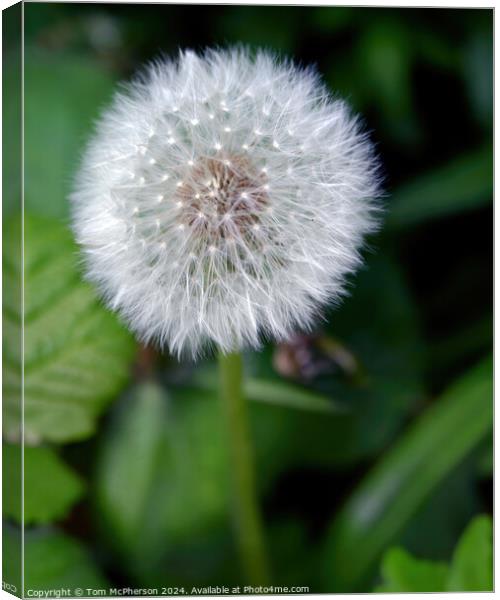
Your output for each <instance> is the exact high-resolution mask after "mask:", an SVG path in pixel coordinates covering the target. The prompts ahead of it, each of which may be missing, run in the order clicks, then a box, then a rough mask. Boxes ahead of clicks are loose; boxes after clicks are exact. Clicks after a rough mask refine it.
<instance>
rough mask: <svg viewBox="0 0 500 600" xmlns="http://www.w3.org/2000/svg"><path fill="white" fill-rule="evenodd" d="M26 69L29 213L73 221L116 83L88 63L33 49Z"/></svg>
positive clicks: (26, 61) (25, 123)
mask: <svg viewBox="0 0 500 600" xmlns="http://www.w3.org/2000/svg"><path fill="white" fill-rule="evenodd" d="M24 64H25V70H24V86H25V87H24V90H25V94H24V98H25V103H24V130H25V133H26V136H25V141H24V149H25V154H24V173H25V190H24V191H25V194H24V203H25V207H26V208H27V209H28V210H30V211H31V212H36V213H38V214H43V215H49V216H55V217H67V215H68V208H69V202H68V193H69V191H70V186H71V181H72V177H73V174H74V173H75V170H76V168H77V166H78V163H79V160H80V156H81V154H82V148H83V145H84V142H85V139H86V138H87V137H88V135H89V133H90V132H91V130H92V127H93V121H94V120H95V119H96V117H97V115H98V112H99V110H100V109H101V108H102V105H103V103H104V102H107V101H108V100H109V99H110V97H111V92H112V87H113V79H112V77H111V76H110V75H109V74H108V73H107V72H106V71H104V70H103V68H102V67H101V66H100V65H99V64H98V63H97V62H95V61H92V60H89V59H88V58H82V57H78V56H68V55H64V54H63V53H57V54H55V53H48V52H44V51H43V50H42V49H40V48H36V49H34V48H27V49H26V51H25V61H24ZM61 82H64V93H61ZM48 140H50V144H48Z"/></svg>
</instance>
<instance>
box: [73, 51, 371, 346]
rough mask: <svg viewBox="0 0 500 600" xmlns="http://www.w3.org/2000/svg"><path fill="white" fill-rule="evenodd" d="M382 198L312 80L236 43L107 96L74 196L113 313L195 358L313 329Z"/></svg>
mask: <svg viewBox="0 0 500 600" xmlns="http://www.w3.org/2000/svg"><path fill="white" fill-rule="evenodd" d="M194 115H196V116H194ZM131 146H132V148H133V147H134V146H135V147H136V148H138V149H139V151H137V152H130V153H127V152H126V151H124V148H127V147H129V148H130V147H131ZM143 149H144V151H143ZM162 171H163V172H162ZM165 171H168V173H166V172H165ZM378 195H379V184H378V178H377V160H376V157H375V155H374V152H373V147H372V145H371V144H370V142H369V140H368V139H367V137H366V135H365V134H364V133H363V131H362V130H361V127H360V125H359V122H358V120H357V119H356V117H354V116H353V115H352V114H351V112H350V110H349V108H348V106H347V105H346V104H345V103H344V102H342V101H340V100H334V99H332V98H331V96H330V95H329V93H328V92H327V90H326V88H325V87H324V86H323V84H322V83H321V81H320V80H319V78H318V76H317V75H316V74H315V72H313V71H312V70H301V69H299V68H297V67H295V66H294V65H293V64H292V63H291V62H280V61H278V60H277V59H276V58H275V57H274V56H273V55H272V54H270V53H267V52H257V53H256V54H255V56H252V55H251V54H250V53H249V52H247V51H246V50H244V49H236V50H234V49H233V50H226V51H207V52H206V53H205V54H204V55H201V56H198V55H196V54H194V53H193V52H190V51H187V52H181V53H180V55H179V57H178V59H177V60H173V61H169V62H164V61H159V62H157V63H155V64H154V65H152V66H151V67H149V69H148V70H147V71H146V72H145V73H144V74H143V75H142V77H141V78H138V79H136V80H134V81H133V82H132V83H131V84H129V86H128V87H127V88H126V89H125V91H121V92H118V93H117V94H116V95H115V98H114V100H113V103H112V105H111V106H110V108H108V109H107V110H106V111H105V112H104V114H103V115H102V117H101V120H100V122H99V123H98V126H97V129H96V132H95V134H94V136H93V138H92V139H91V141H90V143H89V145H88V147H87V150H86V153H85V156H84V159H83V163H82V166H81V169H80V172H79V174H78V176H77V180H76V183H75V187H74V191H73V193H72V197H71V200H72V206H73V227H74V231H75V234H76V238H77V241H78V242H79V243H80V245H81V246H82V248H83V251H84V254H85V259H86V270H87V274H88V277H89V278H90V279H91V280H92V281H94V282H95V283H96V284H97V285H98V287H99V289H100V290H101V292H102V294H103V296H104V298H105V300H106V301H107V303H108V304H109V306H111V307H113V308H114V309H115V310H118V311H119V313H120V314H121V315H122V317H123V318H124V319H125V320H126V322H127V323H128V324H129V326H130V328H131V329H132V330H133V331H135V332H136V334H137V335H138V337H140V338H141V340H143V341H145V342H150V341H151V342H153V341H154V342H156V343H157V344H159V345H160V346H162V347H168V348H169V349H170V350H171V351H172V352H174V353H176V354H178V355H180V354H182V353H189V354H191V355H192V356H197V355H198V354H199V353H200V352H201V351H202V350H203V348H205V347H207V346H208V345H216V346H218V347H219V348H221V349H222V350H223V351H227V352H229V351H234V350H237V349H240V348H242V347H247V346H251V347H257V346H259V344H260V343H261V340H262V338H263V337H266V336H269V337H273V338H276V339H279V340H283V339H286V338H288V337H290V336H291V335H292V334H293V333H294V332H295V331H296V330H297V329H308V328H310V327H311V326H312V324H313V323H314V320H315V319H316V318H317V316H318V313H320V312H321V309H322V307H324V306H325V305H326V304H328V303H330V302H336V301H338V300H339V298H340V297H341V296H342V295H343V293H344V289H345V288H344V286H345V283H344V282H345V278H346V276H347V275H349V273H351V272H353V271H354V270H355V269H356V268H357V267H358V266H359V264H360V260H361V259H360V254H359V252H360V249H361V247H362V244H363V239H364V237H365V235H366V234H367V233H369V232H371V231H373V229H374V228H375V226H376V221H377V219H376V214H377V202H376V198H377V196H378ZM124 289H126V293H124V292H123V290H124Z"/></svg>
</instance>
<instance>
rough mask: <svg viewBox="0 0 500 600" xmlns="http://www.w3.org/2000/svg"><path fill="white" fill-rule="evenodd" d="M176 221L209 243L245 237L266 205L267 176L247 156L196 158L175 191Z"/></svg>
mask: <svg viewBox="0 0 500 600" xmlns="http://www.w3.org/2000/svg"><path fill="white" fill-rule="evenodd" d="M177 201H178V202H179V206H180V207H181V210H180V213H179V222H180V223H181V224H184V225H187V226H189V227H190V228H191V229H192V230H194V231H195V232H197V233H199V234H200V235H202V234H203V235H207V236H208V237H209V238H210V243H212V244H214V243H215V244H216V243H217V242H218V240H225V239H228V238H231V237H235V236H243V237H246V236H247V235H249V232H250V231H252V230H253V231H255V228H254V226H255V225H256V224H258V223H259V221H260V218H261V216H262V212H263V211H264V209H265V208H266V206H267V205H268V204H269V197H268V191H267V176H266V175H265V173H264V172H263V171H262V170H259V169H257V168H256V167H255V165H253V163H252V162H251V161H250V160H249V159H248V158H246V157H244V156H240V155H224V154H217V155H215V156H212V157H203V158H200V159H198V160H197V161H196V162H195V163H194V164H193V166H191V168H190V169H189V171H188V172H187V174H186V176H185V177H184V180H183V185H182V186H181V187H179V188H178V190H177Z"/></svg>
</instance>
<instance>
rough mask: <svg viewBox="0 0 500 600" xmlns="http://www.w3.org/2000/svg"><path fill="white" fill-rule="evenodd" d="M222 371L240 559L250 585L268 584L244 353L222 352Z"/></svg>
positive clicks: (220, 366)
mask: <svg viewBox="0 0 500 600" xmlns="http://www.w3.org/2000/svg"><path fill="white" fill-rule="evenodd" d="M219 372H220V393H221V399H222V404H223V408H224V413H225V417H226V424H227V431H228V439H229V446H230V448H229V452H230V459H231V476H232V484H233V512H234V523H235V528H236V535H237V542H238V546H239V551H240V555H241V561H242V564H243V567H244V569H245V574H246V576H247V577H248V578H249V580H250V581H249V583H250V584H251V585H266V584H268V583H269V571H268V567H267V557H266V551H265V544H264V536H263V531H262V521H261V515H260V511H259V507H258V502H257V493H256V487H255V473H254V457H253V448H252V443H251V439H250V437H251V436H250V427H249V422H248V409H247V405H246V401H245V398H244V395H243V364H242V358H241V354H226V355H223V354H222V353H219Z"/></svg>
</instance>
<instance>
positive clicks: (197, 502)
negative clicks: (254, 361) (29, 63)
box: [96, 384, 228, 576]
mask: <svg viewBox="0 0 500 600" xmlns="http://www.w3.org/2000/svg"><path fill="white" fill-rule="evenodd" d="M97 465H98V466H97V473H96V490H97V495H96V510H97V515H98V520H99V522H100V523H101V530H102V532H103V539H105V540H112V546H113V548H112V549H113V550H114V551H115V553H116V554H117V556H118V557H119V558H120V560H126V561H127V562H128V564H129V565H130V569H131V570H132V571H134V572H135V571H141V570H145V569H147V570H152V569H154V566H155V565H161V564H164V562H165V558H164V557H165V553H168V552H170V551H172V549H176V550H177V549H179V548H182V547H183V545H184V544H186V543H188V544H191V546H192V545H193V541H194V542H196V541H197V542H199V543H201V544H203V543H204V541H205V540H206V538H207V536H210V535H212V533H213V532H214V531H215V530H216V529H217V528H218V527H219V525H220V523H221V522H222V523H223V522H224V521H225V520H226V519H227V513H228V506H227V502H228V499H227V498H228V497H227V459H226V454H225V440H224V434H223V430H222V425H221V419H220V412H219V406H218V404H216V403H214V402H212V401H210V400H208V399H206V398H203V397H201V398H200V397H197V396H196V397H193V396H189V395H186V396H184V397H183V399H182V401H178V402H177V401H176V402H173V401H172V399H171V397H170V396H169V395H168V394H167V393H166V392H165V391H164V390H162V389H161V388H160V387H158V386H156V385H154V384H143V385H140V386H138V387H137V388H136V389H134V390H133V392H132V393H131V394H129V395H128V396H127V397H126V398H124V400H123V402H121V403H120V404H118V405H117V406H116V407H115V409H114V410H113V412H112V415H111V421H110V427H109V429H108V431H107V432H106V435H105V437H104V438H103V441H102V446H101V449H100V452H99V455H98V462H97ZM193 551H194V550H193ZM162 568H165V567H164V566H163V567H162ZM171 575H172V576H174V575H175V573H173V572H172V573H171Z"/></svg>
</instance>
